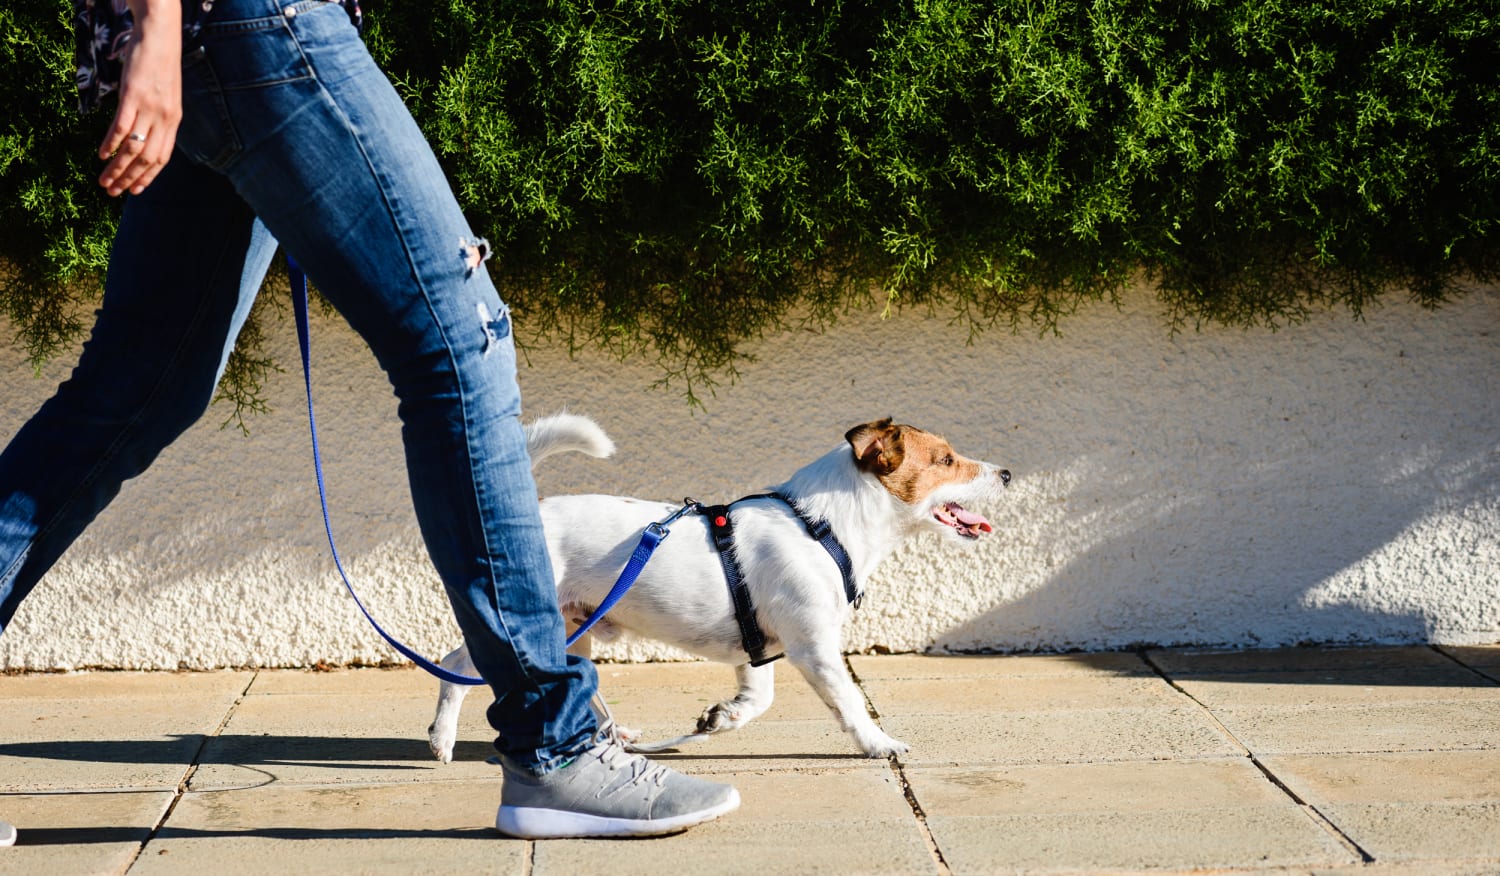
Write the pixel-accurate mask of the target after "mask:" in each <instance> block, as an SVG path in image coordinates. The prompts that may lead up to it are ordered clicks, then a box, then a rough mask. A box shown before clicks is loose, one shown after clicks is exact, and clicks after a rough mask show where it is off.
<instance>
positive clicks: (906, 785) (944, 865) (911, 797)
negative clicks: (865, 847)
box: [844, 654, 953, 876]
mask: <svg viewBox="0 0 1500 876" xmlns="http://www.w3.org/2000/svg"><path fill="white" fill-rule="evenodd" d="M844 668H845V669H847V670H848V672H849V677H850V678H852V679H854V684H855V685H856V686H858V687H859V692H860V693H861V694H862V695H863V696H864V698H865V711H866V712H868V713H869V714H870V717H871V718H873V719H874V720H875V721H876V723H879V721H880V711H879V710H878V709H876V708H875V702H874V701H873V700H871V699H870V694H869V692H868V691H866V690H865V685H864V682H863V681H862V680H861V679H860V677H859V673H857V672H855V671H854V664H853V663H851V662H849V655H847V654H845V655H844ZM890 764H891V772H892V773H893V774H895V776H896V781H898V782H900V783H901V794H902V796H904V797H905V798H906V805H907V806H910V807H911V814H912V817H913V818H915V819H916V822H917V831H918V832H919V833H920V834H921V835H922V840H923V842H925V843H926V844H927V853H928V854H930V855H932V863H933V865H934V867H936V869H937V874H938V876H953V869H952V868H951V867H949V866H948V859H947V858H946V857H944V856H943V850H942V848H941V847H940V846H939V845H938V843H937V837H935V836H933V835H932V829H931V828H929V827H928V826H927V812H926V811H925V810H923V809H922V804H921V802H920V801H919V800H917V792H916V791H915V790H913V789H912V786H911V782H910V781H909V780H908V779H907V778H906V767H905V765H904V764H902V763H901V756H900V755H899V754H893V755H891V757H890Z"/></svg>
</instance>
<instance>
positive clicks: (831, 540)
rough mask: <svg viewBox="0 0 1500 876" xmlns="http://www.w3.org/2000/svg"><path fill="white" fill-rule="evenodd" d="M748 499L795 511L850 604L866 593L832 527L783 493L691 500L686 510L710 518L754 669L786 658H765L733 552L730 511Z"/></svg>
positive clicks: (761, 634)
mask: <svg viewBox="0 0 1500 876" xmlns="http://www.w3.org/2000/svg"><path fill="white" fill-rule="evenodd" d="M748 499H776V500H777V501H780V502H783V503H785V504H786V506H787V507H788V508H790V509H792V513H793V514H795V515H796V516H797V519H798V520H800V521H802V525H803V526H805V527H806V528H807V534H808V535H809V536H811V537H812V538H813V539H814V540H815V541H817V542H818V544H821V545H822V546H823V549H824V550H826V551H828V555H829V556H830V557H832V558H833V561H834V563H836V564H837V565H838V567H839V574H840V575H842V576H843V579H844V596H845V598H847V599H848V600H849V604H850V605H852V606H854V607H855V608H856V609H858V608H859V606H860V603H861V602H863V601H864V592H863V591H861V590H860V589H859V582H858V581H856V580H855V578H854V564H853V563H852V562H851V561H850V559H849V552H848V551H846V550H844V546H843V545H842V544H841V543H840V542H839V540H838V537H837V536H835V535H834V534H833V527H831V526H829V525H828V521H826V520H815V519H813V518H811V517H809V516H808V515H806V514H804V513H803V512H802V509H801V508H798V507H797V503H796V502H794V501H793V500H792V499H791V498H790V497H788V496H786V495H784V494H782V493H757V494H755V495H753V496H744V497H742V498H739V499H736V500H734V501H733V502H730V503H729V504H728V505H701V504H699V503H697V502H694V501H692V500H691V499H689V500H688V502H687V505H686V506H685V507H688V508H695V509H696V510H697V511H698V513H700V514H702V515H703V516H704V517H707V518H708V528H709V533H710V534H711V535H712V536H713V542H714V549H715V550H716V551H718V554H719V564H720V565H721V566H722V567H723V568H724V580H725V582H726V583H727V584H728V585H729V596H730V599H731V600H732V601H733V602H734V617H735V621H736V622H737V623H738V624H739V627H740V642H741V644H742V645H743V646H744V648H745V653H746V654H748V655H750V665H751V666H763V665H765V664H767V663H770V662H771V661H773V660H779V659H781V658H782V657H783V656H784V655H782V654H777V655H775V656H767V655H766V634H765V631H764V630H762V629H761V628H760V622H759V621H758V620H756V617H755V605H754V603H753V602H752V601H751V599H750V588H749V587H748V586H746V584H745V575H744V573H743V572H742V571H741V570H740V563H739V559H738V558H737V557H736V556H735V553H734V550H733V548H734V524H733V522H731V520H730V518H729V509H730V508H731V507H732V506H734V505H738V504H739V503H740V502H744V501H746V500H748Z"/></svg>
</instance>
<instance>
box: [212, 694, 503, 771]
mask: <svg viewBox="0 0 1500 876" xmlns="http://www.w3.org/2000/svg"><path fill="white" fill-rule="evenodd" d="M472 699H474V700H475V702H474V703H473V706H474V708H473V709H469V708H467V706H468V705H469V704H467V703H466V704H465V705H466V708H465V710H464V720H463V721H462V723H461V727H462V728H463V734H462V735H463V739H462V740H461V741H460V743H459V745H458V746H457V751H456V753H455V758H454V761H453V762H452V763H448V764H443V763H439V762H438V761H437V760H436V759H435V758H433V756H432V752H431V750H429V749H428V747H427V726H428V724H430V723H431V722H432V709H433V703H432V701H431V700H429V699H428V698H427V697H425V696H421V695H402V694H396V693H392V694H385V695H379V694H373V693H358V694H333V693H327V694H321V695H286V694H278V695H262V696H255V695H250V696H246V697H245V698H244V700H243V701H242V702H241V703H240V705H239V707H238V708H236V710H235V713H234V715H233V717H232V718H231V719H230V721H229V723H228V724H226V725H225V727H224V729H223V731H222V732H221V733H220V734H219V735H218V736H215V737H213V738H212V739H210V740H208V741H207V743H206V744H205V745H204V746H203V753H202V756H201V758H200V760H201V763H200V765H199V767H198V769H197V771H196V772H195V773H194V774H193V777H192V783H191V789H192V790H195V791H204V790H210V789H213V788H234V787H252V786H259V785H266V784H276V783H279V784H348V783H356V784H372V783H394V782H416V781H426V780H429V779H439V780H444V781H451V780H455V779H471V780H482V779H495V778H496V777H497V776H498V774H499V767H496V766H494V765H491V764H489V763H486V758H488V757H490V756H491V755H493V754H494V748H493V747H492V746H491V745H490V744H489V743H488V742H480V741H478V740H479V739H490V738H493V736H492V733H491V732H490V731H489V730H488V727H487V725H485V724H484V719H483V715H484V704H482V703H481V702H480V700H481V699H482V698H481V697H473V698H472ZM469 740H474V741H469Z"/></svg>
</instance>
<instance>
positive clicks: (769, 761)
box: [635, 717, 888, 773]
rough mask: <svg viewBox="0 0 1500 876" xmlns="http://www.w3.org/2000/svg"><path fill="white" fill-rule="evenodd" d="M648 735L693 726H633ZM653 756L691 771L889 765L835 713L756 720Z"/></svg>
mask: <svg viewBox="0 0 1500 876" xmlns="http://www.w3.org/2000/svg"><path fill="white" fill-rule="evenodd" d="M635 729H637V730H639V731H640V732H641V735H642V737H643V738H645V739H648V740H650V739H658V740H659V739H666V738H670V737H672V736H677V735H680V734H682V733H685V732H687V731H689V730H691V729H692V728H691V727H683V726H681V725H679V724H644V725H641V726H639V727H637V728H635ZM652 757H653V758H654V759H656V760H660V761H661V762H663V763H667V764H671V765H672V766H673V767H674V768H676V769H680V770H682V771H684V772H693V773H726V772H731V773H737V772H765V771H773V770H808V769H813V770H823V769H873V770H877V771H878V770H883V769H887V768H888V763H887V761H885V760H882V759H872V758H868V757H865V756H864V754H863V753H862V752H861V751H860V750H859V749H858V748H857V747H856V746H855V744H854V738H853V737H851V736H850V735H849V734H847V733H845V732H844V731H843V730H842V729H840V728H839V725H838V724H836V723H834V720H833V718H832V717H829V718H825V719H823V720H818V721H767V720H765V719H763V718H757V719H756V720H754V721H752V722H750V723H749V724H748V725H746V726H745V727H742V728H740V729H739V730H732V731H730V732H728V733H719V734H715V735H713V736H710V737H709V738H708V739H705V740H703V741H701V742H694V743H689V744H686V745H683V746H682V747H681V748H678V749H676V750H673V751H667V752H662V753H661V754H654V755H652Z"/></svg>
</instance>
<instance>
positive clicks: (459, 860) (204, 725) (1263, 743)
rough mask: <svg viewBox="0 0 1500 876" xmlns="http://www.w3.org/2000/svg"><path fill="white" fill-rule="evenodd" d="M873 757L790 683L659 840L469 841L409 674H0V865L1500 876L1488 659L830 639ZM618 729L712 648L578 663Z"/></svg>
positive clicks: (483, 741) (680, 691)
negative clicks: (873, 734) (867, 714)
mask: <svg viewBox="0 0 1500 876" xmlns="http://www.w3.org/2000/svg"><path fill="white" fill-rule="evenodd" d="M849 664H850V666H851V668H852V669H853V671H854V673H855V675H856V677H857V679H858V680H859V683H860V685H861V687H862V688H863V689H864V691H865V693H866V695H867V697H868V700H869V703H870V707H871V709H872V711H873V713H874V714H875V715H876V716H877V718H878V720H879V721H880V723H881V724H882V726H884V727H885V729H886V730H887V732H890V733H891V734H892V735H894V736H896V737H897V738H900V739H903V740H905V741H906V742H908V743H910V744H911V745H912V750H911V752H910V754H908V755H906V756H904V757H902V758H900V759H899V760H898V761H870V760H866V759H864V758H861V757H859V756H857V754H856V753H855V751H854V748H853V746H852V743H851V742H850V741H849V739H848V738H847V737H846V736H845V735H844V734H843V733H842V732H841V731H840V730H839V729H838V727H837V726H836V724H835V723H834V721H833V720H832V719H831V717H830V716H829V714H828V713H827V710H826V709H825V708H824V706H823V705H822V703H821V702H819V701H818V699H817V697H816V696H815V695H814V694H813V693H812V692H811V690H810V688H808V686H807V685H806V683H805V682H804V681H803V680H802V679H801V678H800V677H799V676H798V675H797V674H796V672H795V671H792V670H791V669H790V667H788V666H786V665H785V664H781V665H779V666H778V671H779V677H778V681H777V701H776V704H775V705H773V706H772V707H771V710H770V712H769V713H767V714H766V715H765V716H763V717H762V718H760V719H758V720H757V721H756V722H754V723H752V724H751V725H750V726H749V727H747V728H745V729H744V730H741V731H738V732H735V733H731V734H727V735H724V736H721V737H717V738H714V739H712V740H709V741H708V742H706V743H703V744H700V745H697V746H693V747H688V748H685V749H684V750H683V751H681V752H680V753H677V754H667V755H663V756H661V758H662V759H663V760H665V761H668V762H670V763H671V764H672V765H673V766H675V767H677V768H679V769H682V770H685V771H688V772H694V773H703V774H715V775H717V776H720V777H723V778H725V779H727V780H730V781H732V782H734V784H735V785H737V786H738V787H739V789H740V792H741V795H742V797H743V799H744V805H743V807H742V808H741V809H740V811H738V812H736V813H734V814H732V815H730V816H727V817H726V818H724V819H721V820H720V821H718V822H714V823H712V824H709V825H705V826H702V827H699V828H695V829H693V830H691V831H688V832H686V833H683V834H680V835H677V836H673V837H667V838H663V839H655V840H637V841H553V842H545V843H531V842H523V841H519V840H512V839H507V838H503V837H501V836H500V835H499V834H497V833H496V832H495V831H494V830H493V828H492V827H491V824H492V819H493V817H494V810H495V806H496V805H497V803H498V798H499V786H498V769H497V768H496V767H494V766H491V765H490V764H488V763H486V762H485V758H486V757H487V756H488V755H489V753H490V749H489V744H488V738H489V732H488V729H487V728H486V726H485V724H484V720H483V715H484V706H485V705H486V703H485V702H484V700H485V697H483V696H482V695H476V696H472V697H470V698H469V701H468V703H466V705H465V718H464V723H463V734H462V736H461V739H460V743H459V746H458V752H457V756H456V760H455V762H454V763H452V764H447V765H443V764H438V763H436V762H435V761H433V760H432V759H431V757H430V755H429V754H428V752H427V747H426V739H425V733H426V727H427V724H428V722H429V721H430V719H431V713H432V705H433V698H434V694H435V690H434V683H433V682H431V681H430V680H428V679H427V678H426V677H425V676H423V675H421V674H420V673H419V672H417V671H415V670H412V669H405V668H403V669H360V670H343V671H335V672H300V671H286V670H280V671H270V670H263V671H245V672H214V673H120V672H100V673H77V674H67V675H55V674H32V675H10V676H0V817H3V818H5V819H7V820H9V821H11V822H14V823H15V824H16V825H17V826H18V827H19V828H20V831H21V834H20V841H19V843H18V844H17V845H16V846H15V847H14V848H11V849H0V874H11V873H16V874H21V873H25V874H48V876H54V874H56V876H61V874H75V873H79V874H83V873H112V874H113V873H126V872H128V873H130V874H132V876H135V874H143V876H145V874H149V876H157V874H161V876H166V874H178V873H181V874H195V876H196V874H200V873H215V874H243V873H277V874H282V873H375V874H408V873H464V874H473V873H481V872H482V873H513V874H517V876H525V874H531V876H551V874H565V873H567V874H572V873H611V874H629V873H651V874H658V873H694V874H699V873H708V874H713V873H751V874H776V873H797V874H801V873H816V872H826V873H900V874H906V873H920V874H947V873H955V874H959V873H1052V872H1075V873H1077V872H1084V873H1105V872H1110V873H1114V872H1135V871H1152V872H1163V871H1166V872H1182V871H1214V872H1234V873H1242V872H1243V873H1320V874H1321V873H1350V874H1355V873H1360V874H1363V873H1369V874H1483V873H1500V646H1489V647H1404V648H1378V649H1295V650H1281V651H1240V652H1217V653H1214V652H1193V651H1177V650H1146V651H1141V652H1131V653H1106V654H1071V655H1055V656H996V657H926V656H855V657H851V658H850V659H849ZM600 676H601V679H602V684H603V690H604V692H605V695H606V697H607V699H608V700H609V701H610V702H611V704H612V707H613V708H614V710H615V712H616V716H617V718H618V719H619V720H620V722H621V723H623V724H626V725H628V726H632V727H636V728H638V729H642V730H644V731H645V732H646V735H647V736H648V737H663V736H667V735H676V734H678V733H682V732H686V731H687V730H688V729H689V728H690V726H691V723H692V719H693V718H694V717H696V715H697V714H698V712H699V711H701V710H702V709H703V708H704V707H705V706H707V705H709V704H710V703H712V702H715V701H717V700H719V699H721V698H722V697H724V696H726V695H728V694H729V693H730V692H731V691H732V687H733V676H732V673H731V672H730V671H729V670H728V669H727V668H726V667H721V666H713V665H708V664H650V665H604V666H601V667H600Z"/></svg>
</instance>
